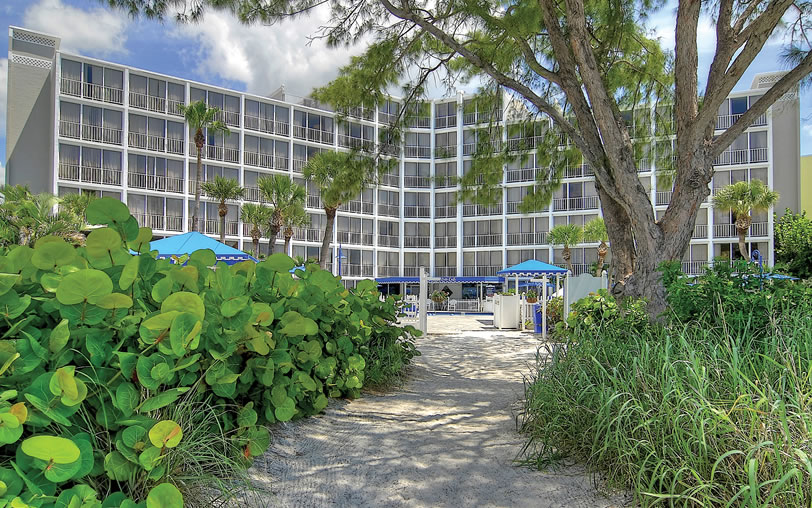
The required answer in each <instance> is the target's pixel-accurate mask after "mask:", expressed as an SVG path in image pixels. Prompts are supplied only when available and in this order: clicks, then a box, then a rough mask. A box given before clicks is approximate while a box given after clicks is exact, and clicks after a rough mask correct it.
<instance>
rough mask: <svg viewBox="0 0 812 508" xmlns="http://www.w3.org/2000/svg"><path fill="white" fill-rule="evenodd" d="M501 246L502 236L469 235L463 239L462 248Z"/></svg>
mask: <svg viewBox="0 0 812 508" xmlns="http://www.w3.org/2000/svg"><path fill="white" fill-rule="evenodd" d="M498 245H502V235H471V236H465V237H463V241H462V246H463V247H495V246H498Z"/></svg>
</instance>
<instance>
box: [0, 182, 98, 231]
mask: <svg viewBox="0 0 812 508" xmlns="http://www.w3.org/2000/svg"><path fill="white" fill-rule="evenodd" d="M0 197H2V204H0V234H1V235H2V237H0V244H3V245H11V244H19V245H29V246H32V245H34V244H35V243H36V241H37V240H38V239H40V238H42V237H43V236H47V235H57V236H61V237H63V238H65V239H67V240H69V241H71V242H73V243H75V244H79V245H81V244H82V243H84V235H81V234H77V233H78V231H79V230H80V229H81V226H80V225H79V224H78V221H77V220H76V217H74V216H73V214H70V213H67V212H59V211H58V212H56V213H54V207H55V206H56V205H57V204H58V203H59V201H60V200H59V198H57V197H56V196H54V195H53V194H49V193H47V192H43V193H41V194H33V193H32V192H31V191H30V190H29V189H28V187H24V186H18V185H4V186H2V187H0Z"/></svg>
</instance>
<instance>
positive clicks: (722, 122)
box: [716, 113, 767, 130]
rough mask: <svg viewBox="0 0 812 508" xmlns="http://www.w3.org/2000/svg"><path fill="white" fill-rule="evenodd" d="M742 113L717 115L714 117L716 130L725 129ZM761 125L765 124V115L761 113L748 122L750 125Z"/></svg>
mask: <svg viewBox="0 0 812 508" xmlns="http://www.w3.org/2000/svg"><path fill="white" fill-rule="evenodd" d="M741 116H742V114H741V113H739V114H736V115H718V116H717V117H716V130H726V129H729V128H730V127H732V126H733V124H734V123H736V121H737V120H738V119H739V118H741ZM762 125H767V115H766V114H763V115H761V116H759V117H758V118H756V119H755V121H753V123H752V124H750V127H759V126H762Z"/></svg>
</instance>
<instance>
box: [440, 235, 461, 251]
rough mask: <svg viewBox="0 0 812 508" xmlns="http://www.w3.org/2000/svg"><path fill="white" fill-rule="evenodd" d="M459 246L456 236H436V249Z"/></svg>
mask: <svg viewBox="0 0 812 508" xmlns="http://www.w3.org/2000/svg"><path fill="white" fill-rule="evenodd" d="M456 247H457V237H456V236H435V237H434V248H435V249H454V248H456Z"/></svg>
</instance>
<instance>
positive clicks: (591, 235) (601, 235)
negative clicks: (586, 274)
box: [584, 217, 609, 277]
mask: <svg viewBox="0 0 812 508" xmlns="http://www.w3.org/2000/svg"><path fill="white" fill-rule="evenodd" d="M584 241H587V242H601V244H600V245H598V263H597V265H598V266H597V268H596V269H595V277H600V276H601V271H602V270H603V260H604V259H606V255H607V254H609V246H608V245H607V244H606V242H608V241H609V235H608V234H607V233H606V224H605V223H604V222H603V217H595V218H594V219H592V220H591V221H589V222H587V223H586V224H584Z"/></svg>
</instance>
